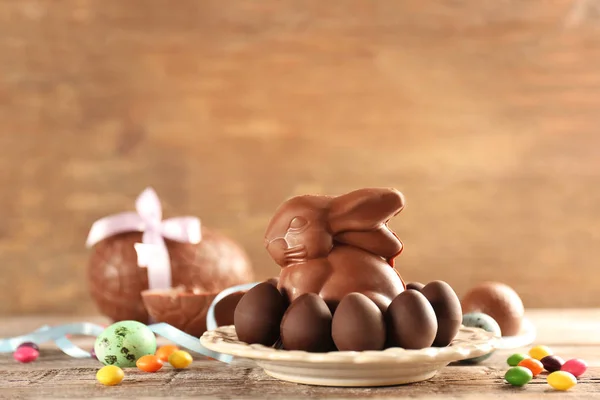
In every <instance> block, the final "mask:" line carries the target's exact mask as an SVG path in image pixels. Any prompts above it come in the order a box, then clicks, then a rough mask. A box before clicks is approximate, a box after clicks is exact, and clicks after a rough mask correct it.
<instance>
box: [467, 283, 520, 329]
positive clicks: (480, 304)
mask: <svg viewBox="0 0 600 400" xmlns="http://www.w3.org/2000/svg"><path fill="white" fill-rule="evenodd" d="M462 309H463V312H464V313H470V312H482V313H485V314H487V315H489V316H490V317H492V318H494V319H495V320H496V322H497V323H498V325H500V329H501V330H502V335H503V336H514V335H517V334H518V333H519V331H520V330H521V322H522V320H523V314H524V312H525V309H524V308H523V302H522V301H521V298H520V297H519V295H518V294H517V292H515V291H514V290H513V289H512V288H511V287H510V286H508V285H505V284H503V283H499V282H484V283H481V284H479V285H477V286H475V287H474V288H472V289H471V290H470V291H469V292H467V294H465V296H464V297H463V298H462Z"/></svg>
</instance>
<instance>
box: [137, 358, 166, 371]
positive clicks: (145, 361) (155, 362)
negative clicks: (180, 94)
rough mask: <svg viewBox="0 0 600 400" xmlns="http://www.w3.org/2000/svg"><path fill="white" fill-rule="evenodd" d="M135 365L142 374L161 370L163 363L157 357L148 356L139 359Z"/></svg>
mask: <svg viewBox="0 0 600 400" xmlns="http://www.w3.org/2000/svg"><path fill="white" fill-rule="evenodd" d="M135 365H136V366H137V367H138V368H139V369H140V370H142V371H144V372H156V371H158V370H159V369H161V368H162V366H163V362H162V360H161V359H160V358H158V357H157V356H155V355H152V354H148V355H146V356H142V357H140V358H139V359H138V360H137V361H136V363H135Z"/></svg>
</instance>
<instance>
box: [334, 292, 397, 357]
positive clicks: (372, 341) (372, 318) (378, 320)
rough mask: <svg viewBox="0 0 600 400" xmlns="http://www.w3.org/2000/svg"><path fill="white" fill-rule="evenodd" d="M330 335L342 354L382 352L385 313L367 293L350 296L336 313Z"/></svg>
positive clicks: (338, 307)
mask: <svg viewBox="0 0 600 400" xmlns="http://www.w3.org/2000/svg"><path fill="white" fill-rule="evenodd" d="M331 336H332V337H333V342H334V343H335V346H336V347H337V349H338V350H340V351H365V350H382V349H383V348H384V346H385V321H384V318H383V314H382V313H381V310H380V309H379V307H377V305H376V304H375V303H373V301H371V299H369V298H368V297H367V296H365V295H364V294H362V293H350V294H348V295H347V296H346V297H344V298H343V299H342V301H340V304H338V306H337V308H336V310H335V314H333V322H332V325H331Z"/></svg>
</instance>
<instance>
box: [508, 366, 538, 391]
mask: <svg viewBox="0 0 600 400" xmlns="http://www.w3.org/2000/svg"><path fill="white" fill-rule="evenodd" d="M532 378H533V374H532V373H531V371H530V370H529V369H527V368H525V367H512V368H509V369H508V371H506V374H505V375H504V379H506V382H508V383H510V384H511V385H513V386H524V385H526V384H528V383H529V381H530V380H531V379H532Z"/></svg>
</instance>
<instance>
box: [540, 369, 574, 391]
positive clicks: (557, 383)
mask: <svg viewBox="0 0 600 400" xmlns="http://www.w3.org/2000/svg"><path fill="white" fill-rule="evenodd" d="M547 380H548V384H549V385H550V386H552V388H553V389H555V390H569V389H571V388H572V387H573V386H575V385H577V378H575V376H573V374H571V373H569V372H566V371H556V372H553V373H551V374H550V375H548V378H547Z"/></svg>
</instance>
